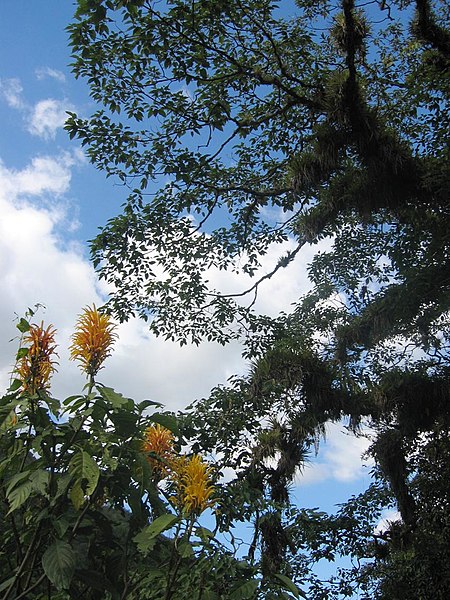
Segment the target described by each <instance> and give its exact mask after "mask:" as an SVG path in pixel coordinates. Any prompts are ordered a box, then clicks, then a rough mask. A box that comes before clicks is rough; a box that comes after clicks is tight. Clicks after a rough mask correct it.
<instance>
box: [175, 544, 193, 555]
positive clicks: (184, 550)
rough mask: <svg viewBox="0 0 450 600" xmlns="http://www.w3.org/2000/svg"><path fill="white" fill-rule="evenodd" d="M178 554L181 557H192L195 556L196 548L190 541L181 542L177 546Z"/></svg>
mask: <svg viewBox="0 0 450 600" xmlns="http://www.w3.org/2000/svg"><path fill="white" fill-rule="evenodd" d="M177 550H178V554H179V555H180V556H181V558H191V557H192V556H194V550H193V548H192V546H191V544H190V543H189V542H181V544H179V545H178V547H177Z"/></svg>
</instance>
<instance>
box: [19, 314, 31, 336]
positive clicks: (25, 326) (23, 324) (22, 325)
mask: <svg viewBox="0 0 450 600" xmlns="http://www.w3.org/2000/svg"><path fill="white" fill-rule="evenodd" d="M16 327H17V329H18V330H19V331H20V333H26V332H27V331H29V329H30V324H29V323H28V321H27V320H26V319H24V318H23V317H22V318H21V319H20V321H19V322H18V323H17V325H16Z"/></svg>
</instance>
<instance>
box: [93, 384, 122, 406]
mask: <svg viewBox="0 0 450 600" xmlns="http://www.w3.org/2000/svg"><path fill="white" fill-rule="evenodd" d="M96 387H97V390H98V393H99V394H100V396H101V397H102V398H103V399H104V400H106V402H109V404H111V406H112V407H113V408H121V407H122V406H124V404H128V398H125V397H124V396H123V395H122V394H120V393H119V392H116V391H114V390H113V388H110V387H106V386H104V385H102V386H100V385H97V386H96Z"/></svg>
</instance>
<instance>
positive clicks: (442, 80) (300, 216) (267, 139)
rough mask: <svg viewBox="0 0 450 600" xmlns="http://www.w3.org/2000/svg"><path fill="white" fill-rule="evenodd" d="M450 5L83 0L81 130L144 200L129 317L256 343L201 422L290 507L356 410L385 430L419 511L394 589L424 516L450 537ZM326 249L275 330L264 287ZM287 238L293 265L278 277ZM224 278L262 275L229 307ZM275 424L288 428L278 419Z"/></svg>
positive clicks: (259, 486)
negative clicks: (429, 507)
mask: <svg viewBox="0 0 450 600" xmlns="http://www.w3.org/2000/svg"><path fill="white" fill-rule="evenodd" d="M446 9H448V6H446V3H445V2H438V1H430V0H415V2H413V1H408V0H402V1H400V0H399V1H397V0H391V1H390V0H388V1H384V0H383V1H382V2H369V3H364V4H360V5H358V4H357V3H355V2H354V1H353V0H342V1H341V2H339V3H338V4H334V3H332V2H328V1H321V2H310V1H308V0H298V1H297V2H296V3H295V5H294V4H288V5H286V6H284V5H283V6H282V7H278V6H277V5H276V4H275V3H273V2H270V1H266V0H255V1H251V2H246V3H242V2H239V1H237V2H233V3H227V2H221V1H220V0H210V1H201V2H185V1H183V0H177V1H173V2H167V3H164V4H160V3H158V2H152V1H151V0H129V1H125V0H123V1H121V0H80V1H79V2H78V10H77V13H76V18H75V21H74V23H73V24H72V25H71V26H70V27H69V31H70V35H71V44H72V48H73V51H74V72H75V74H76V75H77V76H82V77H85V78H86V79H87V80H88V82H89V85H90V89H91V94H92V97H93V98H94V100H96V101H97V102H99V103H100V104H102V105H103V106H104V107H105V109H101V110H99V111H97V112H96V113H95V114H94V115H93V116H92V117H91V118H88V119H81V118H79V117H77V116H76V115H74V114H72V115H70V118H69V120H68V122H67V129H68V131H69V133H70V135H71V136H72V137H77V138H78V139H80V140H81V141H82V143H83V144H84V145H86V146H87V152H88V155H89V156H90V158H91V160H92V162H93V163H94V164H96V166H97V167H98V168H101V169H104V170H105V171H106V172H107V174H108V175H111V176H115V177H118V178H119V179H120V180H121V181H122V182H123V183H124V185H125V186H127V187H128V188H129V191H130V195H129V197H128V200H127V202H126V204H125V206H124V211H123V214H122V215H120V216H118V217H116V218H114V219H112V220H111V221H110V222H109V223H108V224H107V225H106V226H105V227H104V228H103V229H102V231H101V233H100V234H99V236H98V237H97V238H96V239H95V240H94V241H93V243H92V255H93V260H94V264H95V265H96V267H98V269H99V273H100V276H101V277H103V278H105V279H106V280H107V281H109V282H110V283H112V284H113V285H114V289H115V291H114V292H113V294H112V297H111V299H110V301H109V307H110V309H111V310H112V311H113V312H114V313H115V314H116V315H117V316H118V317H119V318H121V319H127V318H128V317H129V316H130V315H132V314H139V315H140V316H142V317H144V318H146V319H148V320H149V323H150V327H151V329H152V330H153V331H154V332H155V333H157V334H162V335H164V336H166V337H168V338H172V339H179V340H180V341H181V342H182V343H183V342H185V341H186V340H188V339H191V340H193V341H194V342H197V343H198V342H199V341H200V340H201V339H202V338H203V337H206V338H207V339H212V340H217V341H218V342H221V343H226V342H227V341H228V340H230V339H232V338H239V339H241V340H242V341H243V343H244V344H245V348H246V350H245V354H246V356H247V357H248V358H251V359H252V360H253V367H252V371H251V373H250V375H249V376H248V377H246V378H241V379H235V380H234V381H233V382H231V385H230V386H229V387H228V388H219V389H217V390H214V391H213V393H212V395H211V397H210V398H208V399H206V400H205V401H203V402H200V403H198V404H197V405H196V407H195V410H194V411H193V412H192V413H190V414H189V415H188V416H187V417H186V418H185V423H184V427H185V428H186V431H189V432H190V434H191V435H192V436H193V438H194V439H195V440H196V443H197V444H198V448H199V449H200V448H201V449H204V450H212V449H213V450H215V451H216V452H217V451H220V452H221V453H222V454H223V456H224V463H223V464H224V465H232V466H233V467H234V468H236V469H237V470H238V471H239V472H240V479H241V482H242V481H244V480H245V481H246V482H247V483H248V482H250V483H251V485H250V487H251V488H252V489H253V490H254V491H255V490H256V491H257V490H259V491H260V492H261V493H262V494H263V493H266V492H265V490H268V492H267V493H268V494H269V496H270V497H271V500H272V501H273V502H275V503H281V504H283V503H286V502H287V501H288V486H289V482H290V481H291V480H292V478H293V476H294V474H295V471H296V469H297V467H298V465H299V464H301V463H302V460H303V459H304V456H305V452H307V451H308V449H309V448H310V447H311V446H312V445H315V444H317V441H318V437H320V432H321V429H322V428H323V425H324V423H326V422H327V421H328V420H339V419H342V418H343V417H344V416H348V417H349V419H350V426H351V427H353V428H355V429H356V428H357V427H358V425H359V424H360V422H361V420H362V419H364V418H367V419H369V420H370V421H371V423H372V425H373V426H374V427H375V429H376V430H377V432H378V435H377V439H376V440H375V442H374V445H373V447H372V452H373V454H374V456H375V458H376V460H377V464H378V466H379V469H380V473H381V476H382V478H383V479H384V481H385V482H386V483H387V484H388V485H389V488H390V490H391V492H392V493H393V495H394V497H395V500H396V502H397V505H398V508H399V510H400V513H401V516H402V525H401V526H399V529H400V533H398V532H397V534H398V535H397V534H396V533H395V532H394V533H393V537H392V539H391V538H389V536H387V538H386V539H387V545H388V549H389V551H391V550H392V552H393V554H392V557H391V558H389V559H388V560H387V561H386V560H385V559H381V558H380V559H379V560H380V561H381V563H380V564H382V566H383V568H385V569H386V571H384V573H386V572H388V573H389V569H391V570H393V571H391V573H392V572H394V573H398V572H399V571H401V570H402V569H403V570H404V561H407V562H408V564H409V565H410V566H412V565H415V564H416V563H415V562H414V561H415V560H416V558H417V556H418V555H417V550H418V548H419V546H420V543H419V542H420V540H422V539H424V538H423V535H424V534H425V529H424V523H425V522H426V523H427V527H428V529H427V531H428V532H429V531H434V532H437V529H433V528H431V529H429V527H431V525H430V521H429V519H428V518H427V517H426V515H425V512H424V506H425V504H426V503H425V504H424V503H423V498H424V497H425V496H426V494H425V496H422V495H421V494H422V493H423V489H422V487H420V485H419V487H417V486H416V483H417V482H418V481H421V482H422V484H423V485H425V487H427V485H428V483H426V482H431V481H433V480H434V479H435V478H437V480H438V482H439V485H437V486H435V487H436V489H437V490H441V492H440V496H439V498H440V500H439V503H438V506H440V507H441V508H442V514H441V513H439V510H438V511H437V512H438V513H439V514H440V516H439V518H437V520H436V521H433V522H434V523H441V520H440V519H441V517H442V518H444V516H445V513H446V510H447V508H446V506H447V505H446V504H445V501H444V496H443V494H444V492H443V490H444V487H445V486H443V485H442V482H443V479H442V476H443V471H442V470H441V467H440V466H439V465H440V463H439V461H438V459H437V458H436V457H435V458H434V459H433V460H432V462H431V465H432V466H431V467H430V472H429V473H428V474H427V475H425V473H426V472H427V470H426V469H425V470H424V471H423V475H424V477H423V478H422V479H421V475H422V470H423V469H424V467H425V464H424V462H423V457H425V456H434V455H433V454H432V453H431V454H430V445H429V444H432V445H433V444H436V445H437V447H439V448H441V447H442V450H439V451H438V453H437V454H438V455H441V452H444V451H445V445H444V446H443V445H442V444H443V442H442V440H441V438H440V435H441V434H440V432H442V431H448V426H449V411H448V400H447V399H448V383H449V374H448V341H449V340H448V337H449V336H448V334H449V319H448V311H449V308H450V307H449V303H450V294H449V293H448V291H449V289H448V287H449V280H450V279H449V275H450V273H449V260H448V254H449V242H450V240H449V233H448V232H449V231H450V228H449V206H448V198H449V191H450V185H449V183H450V168H449V146H448V131H449V121H450V120H449V110H448V101H449V91H450V76H449V73H450V69H449V64H450V33H449V11H448V10H446ZM322 239H329V240H330V245H331V250H330V251H328V252H322V253H318V254H317V255H316V257H315V258H314V260H313V262H312V264H311V266H310V275H311V279H312V282H313V286H314V287H313V289H312V291H311V292H310V293H309V294H307V295H306V296H305V297H304V298H301V299H299V302H298V304H297V305H296V306H295V307H294V309H293V310H292V311H291V312H290V313H289V314H281V315H279V317H277V318H269V317H267V316H265V315H259V314H257V313H256V312H255V311H254V310H253V306H254V301H255V297H256V294H257V293H258V290H259V289H260V287H261V286H262V285H263V284H264V281H265V280H267V279H268V278H270V277H276V274H277V272H278V271H280V270H281V269H283V268H284V267H286V266H287V265H290V264H293V263H295V261H298V260H300V259H301V249H302V248H303V247H304V246H305V245H307V244H314V243H316V242H318V241H319V240H322ZM281 244H284V246H281ZM286 244H289V250H287V251H286V249H285V248H286ZM277 245H280V248H281V247H282V248H284V249H282V250H280V256H279V260H278V262H277V264H276V266H275V267H274V268H273V269H272V271H270V272H263V271H261V265H262V262H263V260H264V256H265V255H266V254H267V253H268V252H269V250H271V251H272V250H273V248H274V247H277ZM211 269H216V270H217V269H218V270H226V269H232V270H233V269H234V270H235V269H239V270H240V271H241V272H243V273H244V274H247V275H248V276H251V277H253V281H252V282H251V283H250V284H249V286H248V288H247V289H245V290H243V291H239V292H237V293H236V294H224V293H221V292H220V290H215V289H210V288H209V286H208V273H209V272H210V271H211ZM244 297H248V303H247V305H243V304H242V299H243V298H244ZM274 412H275V414H280V415H282V418H281V419H277V420H275V419H272V422H271V423H270V425H268V426H267V427H266V426H265V425H263V426H262V425H261V423H266V422H267V419H268V418H269V417H271V416H273V414H274ZM224 423H227V424H230V423H232V424H233V435H231V436H230V434H229V431H224V427H223V424H224ZM427 436H431V438H432V439H433V440H434V441H433V442H431V441H425V440H426V439H428V438H427ZM249 440H250V450H246V448H248V447H249ZM436 440H438V441H436ZM444 455H445V452H444ZM418 456H419V457H421V459H418V458H417V457H418ZM270 457H272V458H273V459H276V460H277V464H276V466H275V467H274V466H273V465H272V466H270V464H269V463H268V462H267V459H268V458H270ZM417 469H419V471H417ZM417 478H418V479H417ZM422 484H421V485H422ZM419 490H422V491H419ZM444 495H445V494H444ZM230 510H231V508H230ZM252 510H253V513H252V514H255V513H254V511H255V510H256V509H255V507H254V505H253V508H252ZM250 512H251V511H250ZM271 514H276V510H275V512H274V513H271ZM263 523H264V521H263ZM265 523H266V525H264V526H259V530H258V531H259V534H260V536H261V539H262V546H263V550H264V551H265V553H266V556H268V555H270V554H271V555H272V561H268V563H267V564H269V563H270V562H271V564H273V565H278V564H281V563H280V561H281V560H282V559H283V557H285V556H286V552H287V549H288V547H289V543H288V540H287V539H286V536H284V537H283V535H284V534H283V531H282V530H283V527H282V525H281V522H280V518H278V517H277V519H275V520H271V519H270V518H266V520H265ZM268 523H269V525H267V524H268ZM436 527H438V526H436ZM439 527H440V525H439ZM394 534H395V535H394ZM396 536H397V537H396ZM269 538H270V539H276V540H278V545H277V544H273V545H270V544H269V543H268V540H269ZM394 538H395V539H400V542H399V543H398V544H397V546H395V543H394V541H393V540H394ZM440 539H441V540H442V546H440V547H441V549H442V552H444V551H445V552H446V553H447V556H448V538H447V537H445V535H444V536H443V537H441V538H440ZM280 540H281V541H280ZM274 548H275V550H274ZM396 548H397V550H398V552H397V550H396ZM275 554H278V557H276V556H274V555H275ZM415 557H416V558H415ZM397 559H398V560H397ZM421 564H422V565H424V564H425V563H424V562H423V561H422V562H421ZM399 565H400V566H399ZM401 565H403V566H401ZM269 570H270V568H269ZM441 571H442V570H441ZM417 572H418V571H417V569H415V568H414V567H412V568H411V569H410V570H409V573H410V580H409V585H410V586H411V588H410V589H414V590H419V589H433V586H434V590H435V592H433V593H435V595H434V597H442V598H444V597H446V596H447V595H448V590H449V579H448V576H446V575H445V573H443V572H441V574H440V577H441V579H440V582H439V583H436V581H437V580H436V578H435V577H434V575H433V573H432V572H431V569H430V568H428V567H426V566H424V569H423V571H421V573H422V574H421V578H422V579H421V582H420V585H419V584H417V585H416V584H415V583H414V576H415V575H414V574H417ZM380 573H381V574H380ZM380 573H379V574H378V575H377V577H381V579H380V581H386V582H387V581H388V579H389V575H383V570H381V572H380ZM383 577H384V579H383ZM395 579H396V577H395V576H394V577H392V580H393V581H395ZM427 586H428V588H427ZM430 586H432V587H430ZM388 588H389V585H388V583H386V585H385V586H384V588H383V590H384V591H382V592H380V593H382V594H385V595H386V596H385V597H389V596H388V595H387V594H389V593H391V592H389V591H387V590H388ZM380 589H381V588H380ZM395 594H397V596H395ZM398 594H399V592H398V591H397V592H396V591H392V593H391V596H392V597H398ZM400 595H401V594H400Z"/></svg>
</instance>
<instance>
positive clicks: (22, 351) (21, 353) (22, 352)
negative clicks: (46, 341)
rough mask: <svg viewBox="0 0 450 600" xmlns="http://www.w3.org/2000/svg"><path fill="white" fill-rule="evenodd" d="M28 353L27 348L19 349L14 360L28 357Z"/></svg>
mask: <svg viewBox="0 0 450 600" xmlns="http://www.w3.org/2000/svg"><path fill="white" fill-rule="evenodd" d="M28 352H29V350H28V348H19V349H18V350H17V355H16V359H17V360H20V359H21V358H24V356H27V355H28Z"/></svg>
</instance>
